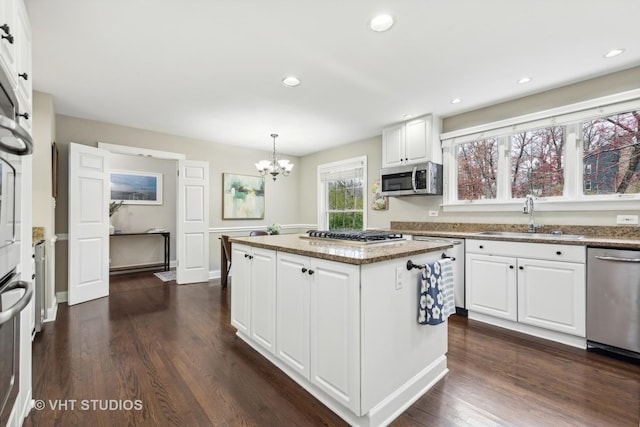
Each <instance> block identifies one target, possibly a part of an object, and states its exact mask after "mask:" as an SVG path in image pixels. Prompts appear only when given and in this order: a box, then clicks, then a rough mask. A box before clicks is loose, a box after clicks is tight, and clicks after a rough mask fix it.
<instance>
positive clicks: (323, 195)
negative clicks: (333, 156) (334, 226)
mask: <svg viewBox="0 0 640 427" xmlns="http://www.w3.org/2000/svg"><path fill="white" fill-rule="evenodd" d="M355 168H362V228H363V230H366V229H367V211H368V209H367V207H368V206H369V204H368V193H369V192H368V188H369V184H368V182H367V176H368V175H367V174H368V171H367V156H359V157H353V158H350V159H345V160H339V161H336V162H331V163H324V164H321V165H318V168H317V176H316V178H317V181H316V182H317V186H318V191H317V194H318V218H317V224H318V230H328V229H329V215H328V209H327V197H328V193H327V185H326V183H325V182H324V181H323V179H322V175H323V174H324V173H329V172H337V171H346V170H351V169H355ZM332 212H335V211H332ZM345 212H359V210H357V209H349V210H345Z"/></svg>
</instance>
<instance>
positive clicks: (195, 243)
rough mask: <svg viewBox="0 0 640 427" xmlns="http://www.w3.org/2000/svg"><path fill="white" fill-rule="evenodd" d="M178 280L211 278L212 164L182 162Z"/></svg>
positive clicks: (193, 280)
mask: <svg viewBox="0 0 640 427" xmlns="http://www.w3.org/2000/svg"><path fill="white" fill-rule="evenodd" d="M177 212H178V227H177V234H178V236H177V238H176V249H177V252H178V267H177V269H176V270H177V274H176V282H177V283H178V284H179V285H181V284H185V283H196V282H206V281H207V280H209V163H208V162H202V161H195V160H179V161H178V207H177Z"/></svg>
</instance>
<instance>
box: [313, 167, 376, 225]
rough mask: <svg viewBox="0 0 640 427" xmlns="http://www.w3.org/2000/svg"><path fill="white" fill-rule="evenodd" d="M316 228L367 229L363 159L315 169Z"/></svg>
mask: <svg viewBox="0 0 640 427" xmlns="http://www.w3.org/2000/svg"><path fill="white" fill-rule="evenodd" d="M318 185H319V191H318V205H319V208H320V209H318V212H319V217H318V228H319V229H321V230H345V229H350V230H351V229H355V230H363V229H364V228H365V227H366V210H365V209H364V207H365V206H366V200H365V198H366V193H365V191H364V189H365V188H367V183H366V157H360V158H356V159H350V160H345V161H341V162H335V163H329V164H325V165H320V166H318Z"/></svg>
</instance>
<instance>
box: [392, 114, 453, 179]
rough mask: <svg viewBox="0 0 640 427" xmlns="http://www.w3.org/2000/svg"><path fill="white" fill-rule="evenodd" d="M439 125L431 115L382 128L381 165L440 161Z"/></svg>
mask: <svg viewBox="0 0 640 427" xmlns="http://www.w3.org/2000/svg"><path fill="white" fill-rule="evenodd" d="M438 132H439V126H434V119H433V116H432V115H430V114H429V115H426V116H422V117H418V118H416V119H412V120H409V121H407V122H403V123H399V124H395V125H392V126H388V127H386V128H384V129H383V130H382V167H393V166H400V165H408V164H413V163H420V162H426V161H428V160H431V161H435V162H436V163H440V162H441V161H442V153H441V152H439V150H440V144H439V135H438Z"/></svg>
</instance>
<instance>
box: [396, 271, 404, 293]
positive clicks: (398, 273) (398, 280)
mask: <svg viewBox="0 0 640 427" xmlns="http://www.w3.org/2000/svg"><path fill="white" fill-rule="evenodd" d="M403 275H404V272H403V267H396V290H399V289H402V277H403Z"/></svg>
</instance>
